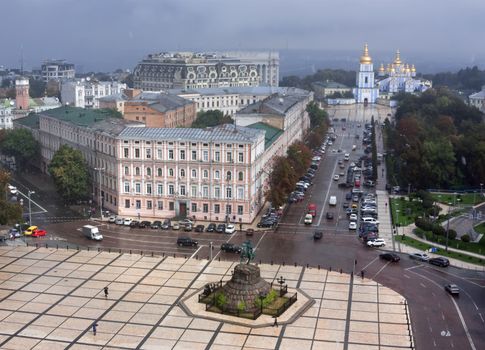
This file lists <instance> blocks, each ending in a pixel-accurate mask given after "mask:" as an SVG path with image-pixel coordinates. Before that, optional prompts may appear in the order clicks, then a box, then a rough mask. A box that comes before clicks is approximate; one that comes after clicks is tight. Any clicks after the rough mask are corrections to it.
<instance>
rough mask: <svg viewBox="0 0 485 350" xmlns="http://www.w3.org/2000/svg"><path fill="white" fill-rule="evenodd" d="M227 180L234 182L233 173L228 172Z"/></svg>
mask: <svg viewBox="0 0 485 350" xmlns="http://www.w3.org/2000/svg"><path fill="white" fill-rule="evenodd" d="M226 180H227V181H231V180H232V173H231V172H230V171H228V172H227V173H226Z"/></svg>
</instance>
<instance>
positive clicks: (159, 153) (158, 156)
mask: <svg viewBox="0 0 485 350" xmlns="http://www.w3.org/2000/svg"><path fill="white" fill-rule="evenodd" d="M162 155H163V152H162V149H161V148H157V158H158V159H162V158H163V156H162Z"/></svg>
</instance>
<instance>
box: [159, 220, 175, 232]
mask: <svg viewBox="0 0 485 350" xmlns="http://www.w3.org/2000/svg"><path fill="white" fill-rule="evenodd" d="M171 226H172V221H170V219H165V220H163V224H161V225H160V227H161V228H162V230H168V229H170V227H171Z"/></svg>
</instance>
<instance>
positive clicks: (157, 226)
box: [150, 220, 162, 229]
mask: <svg viewBox="0 0 485 350" xmlns="http://www.w3.org/2000/svg"><path fill="white" fill-rule="evenodd" d="M160 226H162V222H161V221H159V220H155V221H154V222H152V224H151V225H150V228H153V229H159V228H160Z"/></svg>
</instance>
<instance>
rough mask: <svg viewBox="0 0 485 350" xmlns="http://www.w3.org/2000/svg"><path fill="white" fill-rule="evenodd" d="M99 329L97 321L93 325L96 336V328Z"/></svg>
mask: <svg viewBox="0 0 485 350" xmlns="http://www.w3.org/2000/svg"><path fill="white" fill-rule="evenodd" d="M97 327H98V324H97V323H96V321H94V323H93V335H96V328H97Z"/></svg>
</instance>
